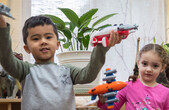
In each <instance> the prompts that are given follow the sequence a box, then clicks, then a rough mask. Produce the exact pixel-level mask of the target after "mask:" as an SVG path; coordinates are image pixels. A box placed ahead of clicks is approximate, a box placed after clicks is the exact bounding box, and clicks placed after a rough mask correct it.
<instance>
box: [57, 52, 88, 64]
mask: <svg viewBox="0 0 169 110" xmlns="http://www.w3.org/2000/svg"><path fill="white" fill-rule="evenodd" d="M90 55H91V51H70V52H62V53H59V54H57V55H56V56H57V58H58V62H59V65H63V64H72V65H74V66H77V67H84V66H86V65H87V63H88V62H89V60H90Z"/></svg>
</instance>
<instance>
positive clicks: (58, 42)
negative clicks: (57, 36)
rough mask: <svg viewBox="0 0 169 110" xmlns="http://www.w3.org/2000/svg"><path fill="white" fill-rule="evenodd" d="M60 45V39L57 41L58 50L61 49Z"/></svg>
mask: <svg viewBox="0 0 169 110" xmlns="http://www.w3.org/2000/svg"><path fill="white" fill-rule="evenodd" d="M59 46H60V40H58V41H57V47H56V49H57V50H58V49H59Z"/></svg>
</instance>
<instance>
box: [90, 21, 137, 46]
mask: <svg viewBox="0 0 169 110" xmlns="http://www.w3.org/2000/svg"><path fill="white" fill-rule="evenodd" d="M114 26H116V25H114ZM137 29H138V25H123V24H120V25H119V26H118V27H117V32H118V34H119V36H121V37H122V39H126V38H127V36H128V35H129V34H131V33H133V32H135V31H134V30H137ZM109 37H110V34H103V35H97V36H94V37H93V38H92V40H91V45H92V46H96V45H97V44H100V43H101V44H102V45H103V46H104V47H107V46H108V45H109V41H108V39H109Z"/></svg>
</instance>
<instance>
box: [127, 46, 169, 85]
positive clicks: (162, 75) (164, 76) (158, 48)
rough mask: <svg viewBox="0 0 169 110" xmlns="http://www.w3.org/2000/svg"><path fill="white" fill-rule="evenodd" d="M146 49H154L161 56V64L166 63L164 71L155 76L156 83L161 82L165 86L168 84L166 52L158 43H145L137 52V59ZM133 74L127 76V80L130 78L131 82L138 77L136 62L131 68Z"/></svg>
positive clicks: (168, 60) (168, 62)
mask: <svg viewBox="0 0 169 110" xmlns="http://www.w3.org/2000/svg"><path fill="white" fill-rule="evenodd" d="M148 51H154V52H156V53H157V54H158V56H159V57H160V58H161V62H162V64H163V65H164V64H166V68H165V71H164V72H162V73H160V74H159V76H158V78H157V82H158V83H162V84H164V85H165V86H166V85H168V86H169V56H168V54H167V52H166V51H165V50H164V49H163V48H162V46H160V45H158V44H147V45H145V46H144V47H143V48H142V49H141V50H140V52H139V55H138V59H140V57H141V55H142V54H143V53H144V52H148ZM133 71H134V74H133V75H131V76H129V78H128V81H130V80H132V82H135V81H136V79H137V78H138V75H139V73H138V66H137V63H136V64H135V67H134V69H133Z"/></svg>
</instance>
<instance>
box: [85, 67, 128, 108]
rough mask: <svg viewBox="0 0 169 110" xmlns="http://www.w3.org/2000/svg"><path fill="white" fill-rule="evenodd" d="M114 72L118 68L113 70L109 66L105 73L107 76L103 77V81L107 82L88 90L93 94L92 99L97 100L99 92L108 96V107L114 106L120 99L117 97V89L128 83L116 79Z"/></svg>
mask: <svg viewBox="0 0 169 110" xmlns="http://www.w3.org/2000/svg"><path fill="white" fill-rule="evenodd" d="M114 73H116V70H113V71H111V70H110V68H107V69H106V72H105V73H104V74H105V75H106V77H105V78H103V81H106V83H105V84H102V85H98V86H96V87H94V88H92V89H90V90H89V91H88V93H89V94H91V95H92V100H95V99H96V96H97V95H98V94H103V97H105V98H107V100H106V103H107V108H108V109H111V108H113V107H114V102H118V100H119V99H118V98H116V94H117V91H118V90H121V89H123V88H124V87H125V86H126V85H127V83H125V82H122V81H116V79H115V76H114Z"/></svg>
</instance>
